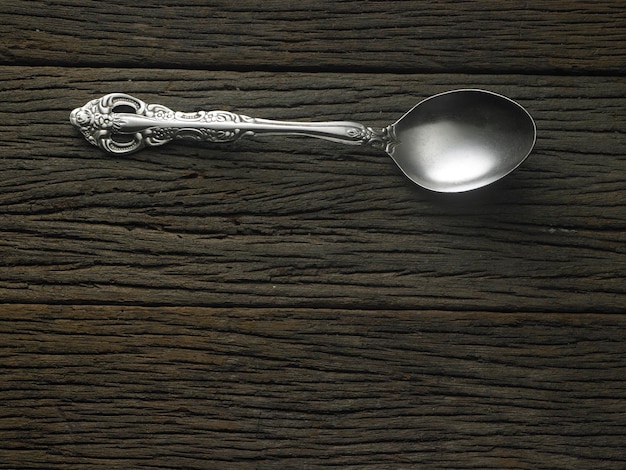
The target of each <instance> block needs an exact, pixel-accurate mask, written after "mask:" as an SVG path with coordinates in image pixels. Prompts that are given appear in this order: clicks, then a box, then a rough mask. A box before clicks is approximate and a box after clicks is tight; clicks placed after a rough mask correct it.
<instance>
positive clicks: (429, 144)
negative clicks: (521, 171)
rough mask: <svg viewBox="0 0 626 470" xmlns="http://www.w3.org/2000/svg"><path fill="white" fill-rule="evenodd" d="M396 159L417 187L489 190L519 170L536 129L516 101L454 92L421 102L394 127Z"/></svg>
mask: <svg viewBox="0 0 626 470" xmlns="http://www.w3.org/2000/svg"><path fill="white" fill-rule="evenodd" d="M391 127H392V129H393V133H394V135H395V139H396V142H397V143H396V145H395V146H394V147H393V148H391V149H388V153H389V155H390V156H391V158H392V159H393V160H394V161H395V162H396V164H397V165H398V167H400V169H401V170H402V171H403V172H404V174H405V175H406V176H407V177H408V178H409V179H411V180H412V181H413V182H414V183H416V184H418V185H420V186H422V187H424V188H427V189H431V190H433V191H438V192H460V191H468V190H472V189H476V188H480V187H482V186H486V185H488V184H490V183H493V182H494V181H497V180H499V179H500V178H502V177H504V176H506V175H507V174H509V173H510V172H512V171H513V170H514V169H515V168H517V167H518V166H519V165H520V164H521V163H522V162H523V161H524V160H525V159H526V157H527V156H528V155H529V154H530V152H531V150H532V148H533V147H534V145H535V140H536V127H535V123H534V121H533V119H532V117H531V116H530V114H528V112H527V111H526V110H525V109H524V108H522V107H521V106H520V105H519V104H517V103H516V102H514V101H512V100H510V99H509V98H506V97H505V96H502V95H498V94H496V93H493V92H489V91H484V90H454V91H450V92H446V93H442V94H439V95H435V96H432V97H430V98H427V99H426V100H424V101H422V102H421V103H419V104H418V105H417V106H415V107H414V108H413V109H411V110H410V111H409V112H407V113H406V114H405V115H404V116H402V117H401V118H400V119H399V120H398V121H397V122H396V123H395V124H392V126H391Z"/></svg>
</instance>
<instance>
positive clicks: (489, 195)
mask: <svg viewBox="0 0 626 470" xmlns="http://www.w3.org/2000/svg"><path fill="white" fill-rule="evenodd" d="M1 74H2V75H1V76H2V80H1V81H0V102H2V110H3V113H2V116H1V119H0V133H1V134H2V136H3V139H2V142H1V143H0V145H1V147H0V149H1V152H2V166H3V169H2V172H1V173H0V208H1V212H0V254H1V255H0V299H3V300H5V301H10V302H29V303H30V302H36V303H37V302H43V303H57V302H70V303H71V302H90V303H93V302H103V303H109V304H110V303H153V304H169V305H212V306H220V305H233V306H239V305H243V306H245V305H250V306H252V305H254V306H292V305H300V306H310V307H332V308H334V307H348V308H353V307H359V308H383V309H384V308H420V309H423V308H433V309H453V310H465V309H481V310H484V309H486V310H492V311H516V310H519V309H522V310H531V311H533V310H539V311H587V312H608V311H624V306H625V305H626V295H625V294H626V289H625V287H624V282H623V279H624V277H625V276H626V250H625V244H624V242H625V241H626V239H625V233H626V232H625V229H626V209H625V202H626V195H625V193H624V188H623V182H624V180H625V179H626V178H625V177H626V165H625V164H624V148H625V140H626V138H625V136H624V129H625V128H626V119H625V116H624V112H623V110H624V107H625V106H626V98H625V96H626V85H625V84H624V82H623V80H622V79H620V78H615V79H614V78H591V77H580V78H566V77H537V76H524V77H513V76H471V75H391V74H389V75H387V76H385V77H384V80H381V79H380V77H379V76H376V75H374V76H371V75H366V74H354V75H341V76H338V75H337V74H302V73H294V74H280V75H277V74H273V73H249V74H248V73H229V72H222V73H212V74H210V76H209V74H206V73H204V72H200V71H197V72H194V71H186V72H185V71H165V70H161V71H157V70H151V69H137V70H112V69H99V70H91V69H86V70H68V69H58V68H40V67H36V68H13V67H8V68H4V69H2V70H1ZM157 76H158V79H155V77H157ZM463 86H478V87H483V88H489V89H493V90H494V91H498V92H502V93H505V94H507V95H509V96H511V97H512V98H514V99H517V100H519V101H520V102H522V103H523V104H524V105H525V106H526V107H528V109H529V110H530V111H531V113H532V114H533V115H534V116H535V117H536V119H537V123H538V127H539V140H538V144H537V149H536V151H535V153H534V155H533V156H532V157H531V158H530V159H529V160H528V161H527V162H526V163H525V164H524V165H523V167H522V168H520V169H519V170H518V171H517V172H516V173H514V174H513V175H510V176H509V177H508V178H507V179H505V181H503V182H502V183H500V184H497V185H495V186H494V187H493V188H490V189H486V190H482V191H478V192H475V193H473V194H471V193H470V194H464V195H462V196H442V195H435V194H431V193H429V192H427V191H424V190H420V189H418V188H415V187H413V185H412V184H411V183H409V182H408V181H407V180H406V179H405V178H404V177H403V176H402V175H401V174H400V172H399V171H398V170H397V168H396V167H395V166H394V165H393V163H392V162H391V160H390V159H388V158H387V157H385V156H384V154H382V153H378V152H377V151H375V150H372V149H361V148H355V147H350V146H341V145H339V144H333V143H330V142H323V141H316V140H310V139H297V138H296V139H293V138H291V139H289V138H285V137H280V138H274V139H270V138H263V139H262V138H257V139H256V140H241V141H239V142H237V143H235V144H233V145H223V146H219V145H202V146H194V145H181V144H172V145H169V146H167V147H163V148H157V149H150V150H147V151H143V152H140V153H138V154H136V155H134V156H132V157H130V158H126V159H120V158H112V157H110V156H107V155H105V154H102V153H100V152H99V151H98V150H97V149H96V148H94V147H92V146H90V145H89V144H88V143H87V142H85V141H84V140H83V139H82V137H80V136H79V135H78V134H77V133H76V132H75V131H74V130H73V129H72V128H71V126H70V125H69V123H68V121H67V117H68V112H69V110H70V109H71V108H73V107H75V106H80V105H82V104H84V103H85V102H86V101H87V100H89V99H91V98H94V97H96V96H99V95H101V94H104V93H106V92H111V91H126V92H131V93H134V94H136V95H138V96H139V97H141V98H143V99H145V100H146V101H148V102H150V101H156V102H160V103H161V104H165V105H167V106H170V107H172V108H176V109H181V110H192V109H198V108H204V109H216V108H218V109H219V108H226V109H230V110H234V111H237V112H243V113H245V114H249V115H256V116H260V117H269V118H276V119H307V118H309V119H322V120H323V119H346V118H351V119H355V120H359V121H363V122H366V123H369V124H374V125H383V124H385V123H389V122H392V121H393V120H395V119H396V118H397V117H399V116H400V115H401V114H402V113H403V112H404V111H405V110H407V109H408V108H409V107H410V106H411V105H412V104H414V103H415V102H416V101H418V100H419V99H420V98H422V97H424V96H426V95H430V94H432V93H436V92H439V91H443V90H445V89H450V88H457V87H463Z"/></svg>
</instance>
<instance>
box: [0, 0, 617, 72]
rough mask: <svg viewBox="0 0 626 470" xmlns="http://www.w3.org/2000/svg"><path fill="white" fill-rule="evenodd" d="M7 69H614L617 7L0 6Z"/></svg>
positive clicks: (572, 1)
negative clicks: (13, 66) (28, 66)
mask: <svg viewBox="0 0 626 470" xmlns="http://www.w3.org/2000/svg"><path fill="white" fill-rule="evenodd" d="M0 19H1V21H0V35H1V36H2V42H0V61H2V62H3V63H4V64H18V65H25V64H33V63H40V64H48V65H67V66H70V67H74V66H77V65H83V66H85V65H86V66H103V65H104V66H130V67H137V66H139V67H144V66H150V67H158V68H161V67H165V68H171V67H184V68H201V69H213V70H224V69H231V70H232V69H245V70H260V69H266V70H267V69H271V70H286V69H292V70H293V69H307V70H331V69H332V70H343V71H345V70H350V71H357V70H360V71H372V70H374V69H377V70H387V71H389V70H395V71H400V70H402V71H410V72H450V71H455V72H458V71H463V72H469V71H473V72H478V73H486V72H496V73H502V72H507V71H508V72H522V73H532V72H542V73H557V72H558V73H566V74H571V73H616V74H621V73H623V71H624V70H625V69H626V10H625V9H624V4H623V2H622V1H619V0H596V1H594V2H589V1H586V0H551V1H549V2H546V1H545V0H529V1H524V2H513V1H506V2H497V3H495V2H493V1H491V0H478V1H472V2H459V1H457V0H436V1H428V2H417V1H395V2H389V1H368V2H363V1H359V0H348V1H336V0H299V1H297V2H294V1H289V2H286V1H284V0H265V1H263V2H262V3H260V2H258V1H256V0H237V1H236V2H233V1H225V0H213V1H204V0H203V1H197V0H187V1H185V2H166V3H164V2H137V1H133V0H108V1H85V0H64V1H63V2H50V1H45V0H3V1H2V2H0Z"/></svg>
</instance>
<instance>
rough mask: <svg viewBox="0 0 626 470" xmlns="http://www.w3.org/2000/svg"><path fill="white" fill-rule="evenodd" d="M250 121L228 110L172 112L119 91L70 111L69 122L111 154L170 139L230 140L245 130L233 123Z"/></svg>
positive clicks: (239, 135) (127, 151) (250, 120)
mask: <svg viewBox="0 0 626 470" xmlns="http://www.w3.org/2000/svg"><path fill="white" fill-rule="evenodd" d="M118 110H122V112H119V111H118ZM128 111H130V112H128ZM252 121H253V119H252V118H250V117H248V116H242V115H239V114H235V113H231V112H228V111H208V112H207V111H197V112H193V113H185V112H180V111H173V110H171V109H169V108H167V107H165V106H162V105H160V104H146V103H144V102H143V101H141V100H138V99H137V98H134V97H132V96H129V95H125V94H122V93H113V94H109V95H106V96H104V97H102V98H99V99H95V100H91V101H89V102H88V103H87V104H85V105H84V106H82V107H80V108H76V109H75V110H73V111H72V113H71V114H70V122H71V123H72V124H73V125H74V126H75V127H76V128H78V129H79V131H80V132H81V133H82V134H83V136H84V137H85V139H87V141H88V142H90V143H91V144H93V145H96V146H98V147H100V148H101V149H103V150H105V151H107V152H109V153H114V154H128V153H132V152H136V151H137V150H140V149H141V148H143V147H145V146H157V145H163V144H165V143H167V142H170V141H171V140H173V139H192V140H196V141H206V142H232V141H234V140H237V139H238V138H240V137H241V136H242V135H245V134H246V133H247V132H246V131H242V130H241V129H238V128H237V127H236V124H237V123H241V122H252ZM198 123H205V124H216V123H217V124H225V125H228V128H219V127H218V128H210V127H197V126H196V124H198ZM186 124H189V125H188V126H187V125H186Z"/></svg>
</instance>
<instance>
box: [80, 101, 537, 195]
mask: <svg viewBox="0 0 626 470" xmlns="http://www.w3.org/2000/svg"><path fill="white" fill-rule="evenodd" d="M70 122H71V123H72V124H73V125H74V126H75V127H76V128H77V129H78V130H79V131H80V132H81V133H82V134H83V135H84V137H85V138H86V139H87V140H88V141H89V142H90V143H92V144H93V145H96V146H98V147H100V148H101V149H102V150H104V151H106V152H108V153H112V154H116V155H124V154H130V153H133V152H136V151H138V150H140V149H142V148H144V147H147V146H157V145H163V144H165V143H167V142H170V141H171V140H174V139H192V140H196V141H208V142H232V141H235V140H237V139H239V138H241V137H243V136H249V135H264V134H282V135H300V136H308V137H315V138H320V139H326V140H331V141H334V142H340V143H344V144H350V145H367V146H371V147H375V148H379V149H382V150H385V151H386V152H387V153H388V154H389V155H390V156H391V158H392V159H393V160H394V161H395V163H396V164H397V165H398V167H399V168H400V169H401V170H402V172H403V173H404V174H405V175H406V176H407V177H408V178H409V179H410V180H411V181H413V182H414V183H416V184H418V185H420V186H422V187H424V188H426V189H430V190H432V191H438V192H449V193H451V192H462V191H469V190H472V189H477V188H480V187H482V186H486V185H488V184H490V183H493V182H494V181H497V180H499V179H500V178H503V177H504V176H506V175H508V174H509V173H510V172H511V171H513V170H514V169H515V168H517V167H518V166H519V165H520V164H521V163H522V162H523V161H524V160H525V159H526V157H528V155H529V154H530V152H531V151H532V148H533V146H534V144H535V140H536V133H537V131H536V126H535V123H534V121H533V119H532V117H531V116H530V114H529V113H528V112H527V111H526V110H525V109H524V108H523V107H522V106H521V105H519V104H517V103H516V102H515V101H512V100H511V99H509V98H507V97H505V96H502V95H499V94H497V93H493V92H490V91H485V90H477V89H463V90H453V91H449V92H445V93H441V94H438V95H434V96H432V97H430V98H427V99H425V100H424V101H422V102H420V103H419V104H418V105H416V106H415V107H413V108H412V109H411V110H410V111H409V112H408V113H406V114H405V115H404V116H402V117H401V118H400V119H399V120H398V121H396V122H395V123H394V124H391V125H389V126H387V127H384V128H375V127H367V126H364V125H363V124H360V123H357V122H351V121H330V122H290V121H273V120H268V119H258V118H252V117H249V116H245V115H242V114H235V113H231V112H228V111H196V112H192V113H184V112H180V111H172V110H171V109H169V108H166V107H165V106H162V105H160V104H146V103H144V102H143V101H141V100H139V99H137V98H134V97H132V96H130V95H126V94H123V93H112V94H109V95H105V96H103V97H102V98H98V99H95V100H91V101H89V102H88V103H87V104H85V105H84V106H82V107H80V108H76V109H74V110H73V111H72V112H71V114H70Z"/></svg>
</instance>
